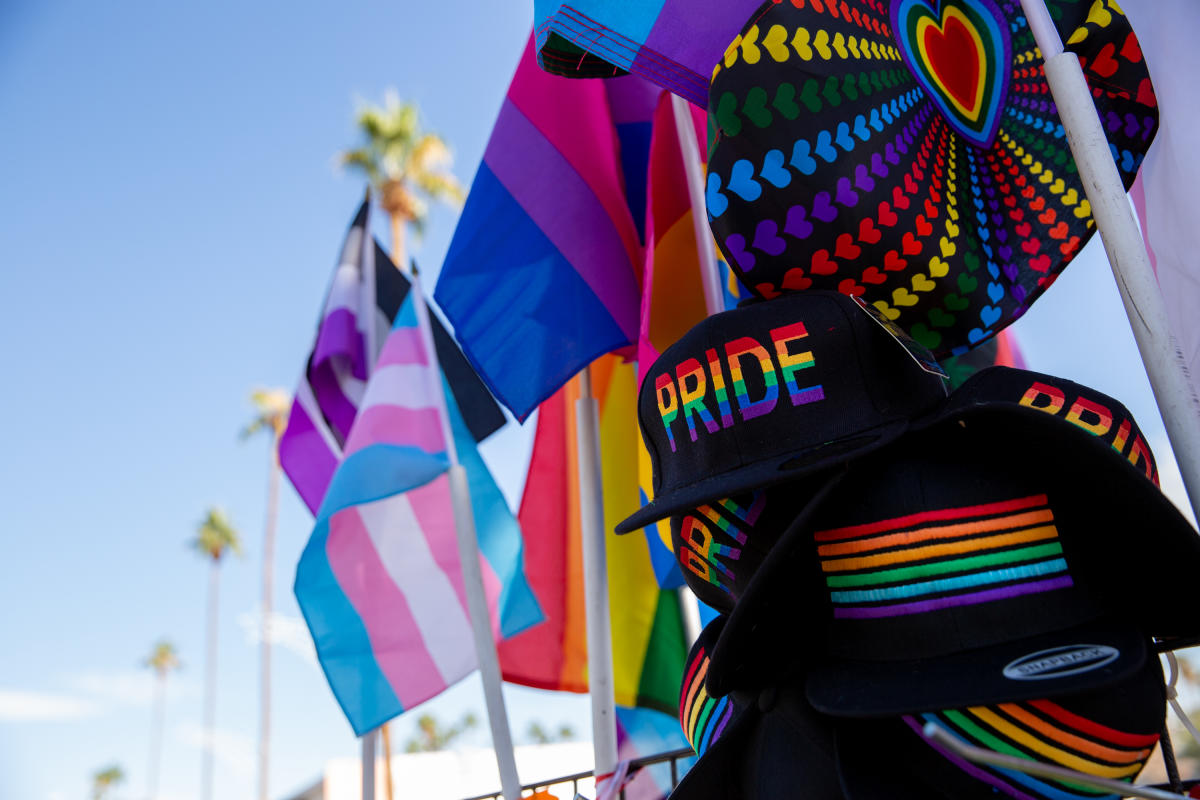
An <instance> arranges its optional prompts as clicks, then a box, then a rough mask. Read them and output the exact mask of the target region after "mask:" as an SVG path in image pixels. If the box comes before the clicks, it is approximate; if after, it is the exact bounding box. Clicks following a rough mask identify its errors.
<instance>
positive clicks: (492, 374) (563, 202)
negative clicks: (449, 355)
mask: <svg viewBox="0 0 1200 800" xmlns="http://www.w3.org/2000/svg"><path fill="white" fill-rule="evenodd" d="M629 80H632V79H629ZM619 84H620V82H607V83H606V82H604V81H568V80H565V79H564V78H560V77H555V76H553V75H548V74H546V73H545V72H542V71H541V70H539V69H538V68H537V65H536V63H535V61H534V55H533V48H532V44H529V45H527V46H526V49H525V53H524V55H523V56H522V58H521V61H520V63H519V64H518V66H517V71H516V74H515V75H514V77H513V80H512V84H511V85H510V86H509V89H508V95H507V97H506V98H505V100H504V104H503V106H502V107H501V109H500V115H499V117H498V118H497V120H496V125H495V127H494V128H493V130H492V135H491V138H490V140H489V141H488V145H487V149H486V151H485V152H484V157H483V163H482V164H481V165H480V167H479V171H478V172H477V173H476V175H475V180H474V182H473V184H472V185H471V191H470V193H469V194H468V196H467V202H466V205H465V206H464V207H463V212H462V216H461V217H460V219H459V223H458V228H457V229H456V230H455V232H454V238H453V240H452V241H451V242H450V249H449V251H448V252H447V254H446V260H445V263H444V265H443V267H442V272H441V274H440V276H439V278H438V284H437V289H436V291H435V293H434V294H435V298H436V299H437V302H438V305H439V306H440V307H441V309H442V310H443V311H444V312H445V314H446V316H447V317H448V318H449V319H450V321H451V323H452V324H453V326H454V331H455V335H456V336H457V338H458V341H459V342H460V343H461V344H462V347H463V351H464V352H465V353H466V355H467V357H468V358H469V359H470V361H471V363H472V364H473V365H474V366H475V368H476V369H477V370H478V371H479V374H480V375H481V376H482V377H483V379H484V380H485V381H486V382H487V384H488V386H489V388H491V390H492V392H493V394H495V395H496V397H497V398H499V400H500V401H501V402H502V403H504V404H505V405H506V406H508V407H509V409H511V410H512V412H513V414H514V415H516V416H517V417H518V418H519V419H524V418H525V417H526V416H528V415H529V413H530V412H532V411H533V409H535V408H537V405H538V403H540V402H541V401H542V400H544V399H546V398H547V397H549V396H550V395H551V394H553V393H554V392H555V391H556V390H557V389H558V388H559V387H560V386H562V385H563V384H564V383H565V382H566V381H567V379H568V378H570V377H571V376H572V375H574V374H575V373H576V372H578V371H579V370H580V369H581V368H582V367H583V366H584V365H585V364H587V363H589V362H590V361H592V360H593V359H595V358H596V357H597V356H600V355H602V354H604V353H607V352H609V351H611V350H614V349H618V348H622V347H626V346H629V345H632V344H633V343H635V342H636V341H637V336H638V319H639V314H640V298H641V262H642V253H643V251H642V243H641V240H640V236H639V231H638V225H637V223H636V222H635V219H640V213H638V211H637V210H635V209H633V208H631V201H630V198H629V197H628V196H627V194H626V182H627V173H626V169H627V166H628V164H627V162H626V160H625V159H623V154H624V151H625V150H629V151H631V152H632V151H635V150H637V148H635V147H625V145H629V144H631V142H629V141H626V140H624V139H625V137H623V136H622V131H624V132H626V134H630V135H631V134H636V133H637V132H639V131H640V132H641V136H642V137H643V139H644V141H643V144H642V147H641V148H640V150H641V152H642V154H643V155H642V158H643V162H642V163H643V164H644V163H645V162H644V158H645V153H646V151H647V149H648V142H649V133H648V128H649V126H648V124H646V125H638V124H636V123H637V121H638V120H641V121H644V122H645V123H649V121H650V117H651V115H652V113H653V109H654V102H653V98H654V94H653V91H654V87H651V86H649V85H643V86H642V87H641V88H642V90H643V93H644V94H645V95H646V96H645V97H644V98H642V99H644V100H645V101H646V102H644V103H638V104H636V107H634V106H632V105H630V103H629V101H630V98H629V97H628V94H629V91H628V90H629V89H630V88H631V87H628V86H626V87H620V86H619ZM618 104H619V105H620V108H617V107H616V106H617V105H618ZM641 174H642V177H641V180H640V181H635V182H634V183H633V184H632V185H637V184H638V183H640V184H641V185H642V186H644V183H645V177H644V176H645V171H644V168H643V170H642V173H641ZM639 194H640V196H641V197H642V198H644V190H642V192H641V193H639ZM639 202H640V203H641V204H643V205H644V199H642V200H640V201H639ZM635 204H636V203H635Z"/></svg>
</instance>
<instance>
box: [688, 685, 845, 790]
mask: <svg viewBox="0 0 1200 800" xmlns="http://www.w3.org/2000/svg"><path fill="white" fill-rule="evenodd" d="M764 698H770V699H769V701H768V702H766V703H764V702H763V699H764ZM731 726H734V727H731V728H729V729H728V730H726V732H725V733H724V734H723V735H722V736H721V738H720V739H718V740H717V741H716V743H715V744H713V746H712V747H711V748H710V749H709V750H708V751H706V752H705V754H704V755H703V756H702V757H701V758H700V759H699V760H698V761H697V762H696V764H695V766H693V767H692V769H691V770H690V771H689V772H688V774H687V775H685V776H684V777H683V780H682V781H680V782H679V785H678V786H677V787H676V788H675V791H673V792H672V793H671V796H670V800H744V798H759V797H762V798H775V797H790V796H795V794H796V792H797V791H798V790H799V789H801V788H802V789H803V796H804V797H805V798H806V800H842V792H841V786H840V783H839V781H838V774H837V762H836V757H835V749H834V733H833V720H832V719H829V718H828V717H822V716H821V715H819V714H817V712H816V711H814V710H813V708H812V707H811V706H810V705H809V704H808V702H807V701H806V700H805V699H804V692H803V689H802V687H801V686H799V685H793V686H789V687H786V688H783V689H780V690H775V689H768V690H766V691H764V692H763V693H761V694H760V699H759V700H758V701H752V702H750V703H749V705H748V706H747V708H746V709H745V711H743V713H742V714H741V715H740V716H739V717H738V718H737V719H735V720H734V721H733V722H732V723H731Z"/></svg>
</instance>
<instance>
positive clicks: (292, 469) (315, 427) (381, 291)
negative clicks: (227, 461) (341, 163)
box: [279, 199, 504, 514]
mask: <svg viewBox="0 0 1200 800" xmlns="http://www.w3.org/2000/svg"><path fill="white" fill-rule="evenodd" d="M369 206H370V201H369V199H368V200H363V202H362V205H361V206H360V207H359V209H358V213H357V214H355V216H354V221H353V222H351V223H350V229H349V230H348V231H347V232H346V239H345V242H344V244H343V245H342V253H341V257H340V258H339V259H338V265H337V268H336V269H335V270H334V274H333V280H332V281H331V283H330V286H329V292H328V294H327V296H326V298H325V305H324V307H323V308H322V311H321V319H320V322H319V323H318V325H317V336H316V341H315V342H314V343H313V349H312V352H311V354H310V355H309V357H308V361H307V363H306V364H305V365H304V375H303V376H302V377H301V379H300V384H299V386H298V387H297V389H296V397H295V400H294V401H293V402H292V410H291V414H290V415H289V417H288V424H287V428H286V430H284V432H283V435H282V436H281V437H280V439H279V463H280V465H281V466H282V467H283V471H284V472H285V473H286V474H287V476H288V479H289V480H290V481H291V482H292V485H293V486H295V487H296V492H297V493H298V494H299V495H300V498H301V499H302V500H303V501H304V504H305V505H306V506H308V510H309V511H311V512H312V513H313V514H316V513H317V509H318V508H319V507H320V505H321V500H322V499H324V497H325V490H326V489H327V488H328V487H329V481H330V479H331V478H332V477H333V472H334V470H335V469H337V465H338V463H339V462H340V461H341V460H342V448H343V447H344V446H345V443H346V437H347V436H348V435H349V434H350V427H351V426H352V425H353V424H354V419H355V417H356V416H357V414H358V407H359V404H360V403H361V402H362V394H363V389H364V388H365V386H366V380H367V377H368V376H369V375H370V372H371V366H372V365H373V363H374V361H375V356H376V355H377V354H378V352H379V346H380V345H381V344H382V343H383V341H384V339H385V338H386V337H387V332H388V330H389V329H390V328H391V327H392V322H393V321H394V320H395V319H396V312H397V311H398V310H399V309H400V305H401V303H403V302H404V298H405V297H407V296H408V291H409V286H410V284H409V281H408V279H407V278H406V277H405V276H404V274H403V273H402V272H400V270H398V269H396V267H395V265H394V264H392V261H391V259H389V258H388V257H387V255H386V254H385V253H384V252H383V248H381V247H380V246H379V243H378V242H377V241H375V240H374V239H373V238H371V236H370V234H369V232H368V227H369V226H368V225H367V218H368V211H369ZM430 319H431V322H432V326H433V340H434V346H435V348H436V349H437V354H438V362H439V364H440V365H441V368H442V371H443V373H444V374H445V375H446V379H447V380H448V381H449V382H450V386H451V389H452V390H453V392H454V396H455V398H456V399H457V401H458V404H459V407H460V409H461V410H462V413H463V417H464V418H465V419H466V421H467V426H468V427H469V428H470V429H471V434H472V436H473V437H474V438H475V441H477V442H478V441H483V439H485V438H486V437H487V436H489V435H491V434H492V433H494V432H495V431H496V430H497V429H498V428H499V427H500V426H501V425H503V424H504V414H503V412H501V411H500V407H499V406H498V405H497V404H496V401H495V399H494V398H493V397H492V395H491V393H490V392H489V391H488V390H487V387H486V386H484V385H483V382H482V381H480V380H479V376H478V375H476V374H475V370H474V369H472V368H471V365H470V364H468V363H467V360H466V359H465V358H464V357H463V354H462V352H461V351H460V350H459V349H458V345H456V344H455V343H454V339H453V338H452V337H451V336H450V334H449V333H447V332H446V329H445V328H444V327H443V326H442V325H441V323H440V322H439V321H438V318H437V317H436V316H433V315H431V317H430Z"/></svg>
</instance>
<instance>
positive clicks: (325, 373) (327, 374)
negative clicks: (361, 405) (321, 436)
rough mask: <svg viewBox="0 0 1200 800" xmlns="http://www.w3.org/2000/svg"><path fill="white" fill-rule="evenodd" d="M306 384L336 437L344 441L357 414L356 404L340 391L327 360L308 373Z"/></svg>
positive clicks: (339, 384) (334, 374)
mask: <svg viewBox="0 0 1200 800" xmlns="http://www.w3.org/2000/svg"><path fill="white" fill-rule="evenodd" d="M308 384H309V386H311V387H312V392H313V396H314V397H315V398H316V400H317V405H318V406H320V408H321V410H322V411H323V412H324V414H325V418H326V419H327V420H329V424H330V425H332V426H333V428H334V430H335V431H336V432H337V435H338V437H339V438H340V439H341V440H342V441H343V442H344V441H346V437H347V436H349V435H350V428H351V427H353V426H354V417H355V415H357V414H358V406H357V405H356V404H355V402H354V401H353V400H351V399H350V398H349V397H347V396H346V393H345V392H343V391H342V384H341V383H340V382H339V381H338V377H337V373H335V372H334V371H333V367H332V365H331V364H329V363H328V362H326V363H324V364H320V365H318V366H316V367H314V368H313V369H311V370H309V373H308Z"/></svg>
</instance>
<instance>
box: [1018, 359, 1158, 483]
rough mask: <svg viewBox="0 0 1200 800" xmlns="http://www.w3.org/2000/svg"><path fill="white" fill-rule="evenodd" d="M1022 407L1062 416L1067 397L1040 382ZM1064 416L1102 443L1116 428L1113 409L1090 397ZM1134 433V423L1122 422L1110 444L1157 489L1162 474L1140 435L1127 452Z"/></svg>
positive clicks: (1073, 405)
mask: <svg viewBox="0 0 1200 800" xmlns="http://www.w3.org/2000/svg"><path fill="white" fill-rule="evenodd" d="M1020 403H1021V405H1023V406H1028V407H1029V408H1036V409H1037V410H1038V411H1045V412H1046V413H1047V414H1053V415H1055V416H1059V415H1060V412H1061V411H1062V410H1063V408H1064V407H1066V405H1067V395H1066V393H1065V392H1063V390H1062V389H1059V388H1058V387H1057V386H1050V385H1049V384H1045V383H1042V382H1040V381H1034V382H1033V385H1032V386H1030V387H1029V388H1028V389H1026V390H1025V394H1024V395H1023V396H1022V397H1021V400H1020ZM1062 416H1063V417H1064V418H1065V419H1066V420H1067V421H1068V422H1070V423H1071V424H1072V425H1075V426H1077V427H1079V428H1082V429H1083V430H1085V431H1087V432H1088V433H1090V434H1092V435H1093V436H1099V437H1100V438H1101V439H1107V438H1108V437H1109V435H1110V431H1112V428H1113V412H1112V409H1110V408H1108V407H1106V406H1103V405H1101V404H1100V403H1097V402H1096V401H1095V400H1090V399H1088V398H1086V397H1078V398H1076V399H1075V401H1074V402H1073V403H1071V406H1070V407H1069V408H1067V412H1066V414H1063V415H1062ZM1134 430H1135V428H1134V425H1133V421H1132V420H1130V419H1124V420H1122V421H1121V424H1120V425H1119V426H1118V427H1117V430H1116V432H1115V433H1113V434H1111V435H1112V441H1110V442H1109V444H1110V445H1111V446H1112V449H1113V450H1116V451H1117V452H1118V453H1121V454H1122V455H1124V456H1125V457H1126V458H1127V459H1128V460H1129V463H1130V464H1133V465H1134V466H1135V467H1140V468H1141V470H1142V471H1143V472H1145V473H1146V477H1147V478H1149V479H1150V480H1152V481H1154V483H1155V485H1157V484H1158V472H1157V471H1156V470H1155V467H1154V459H1153V458H1152V457H1151V455H1150V448H1149V446H1148V445H1147V444H1146V440H1145V439H1143V438H1142V434H1141V433H1140V432H1139V433H1137V434H1136V436H1134V439H1133V442H1132V443H1131V444H1129V451H1128V452H1126V451H1125V445H1126V444H1127V443H1129V435H1130V433H1132V432H1133V431H1134Z"/></svg>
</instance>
